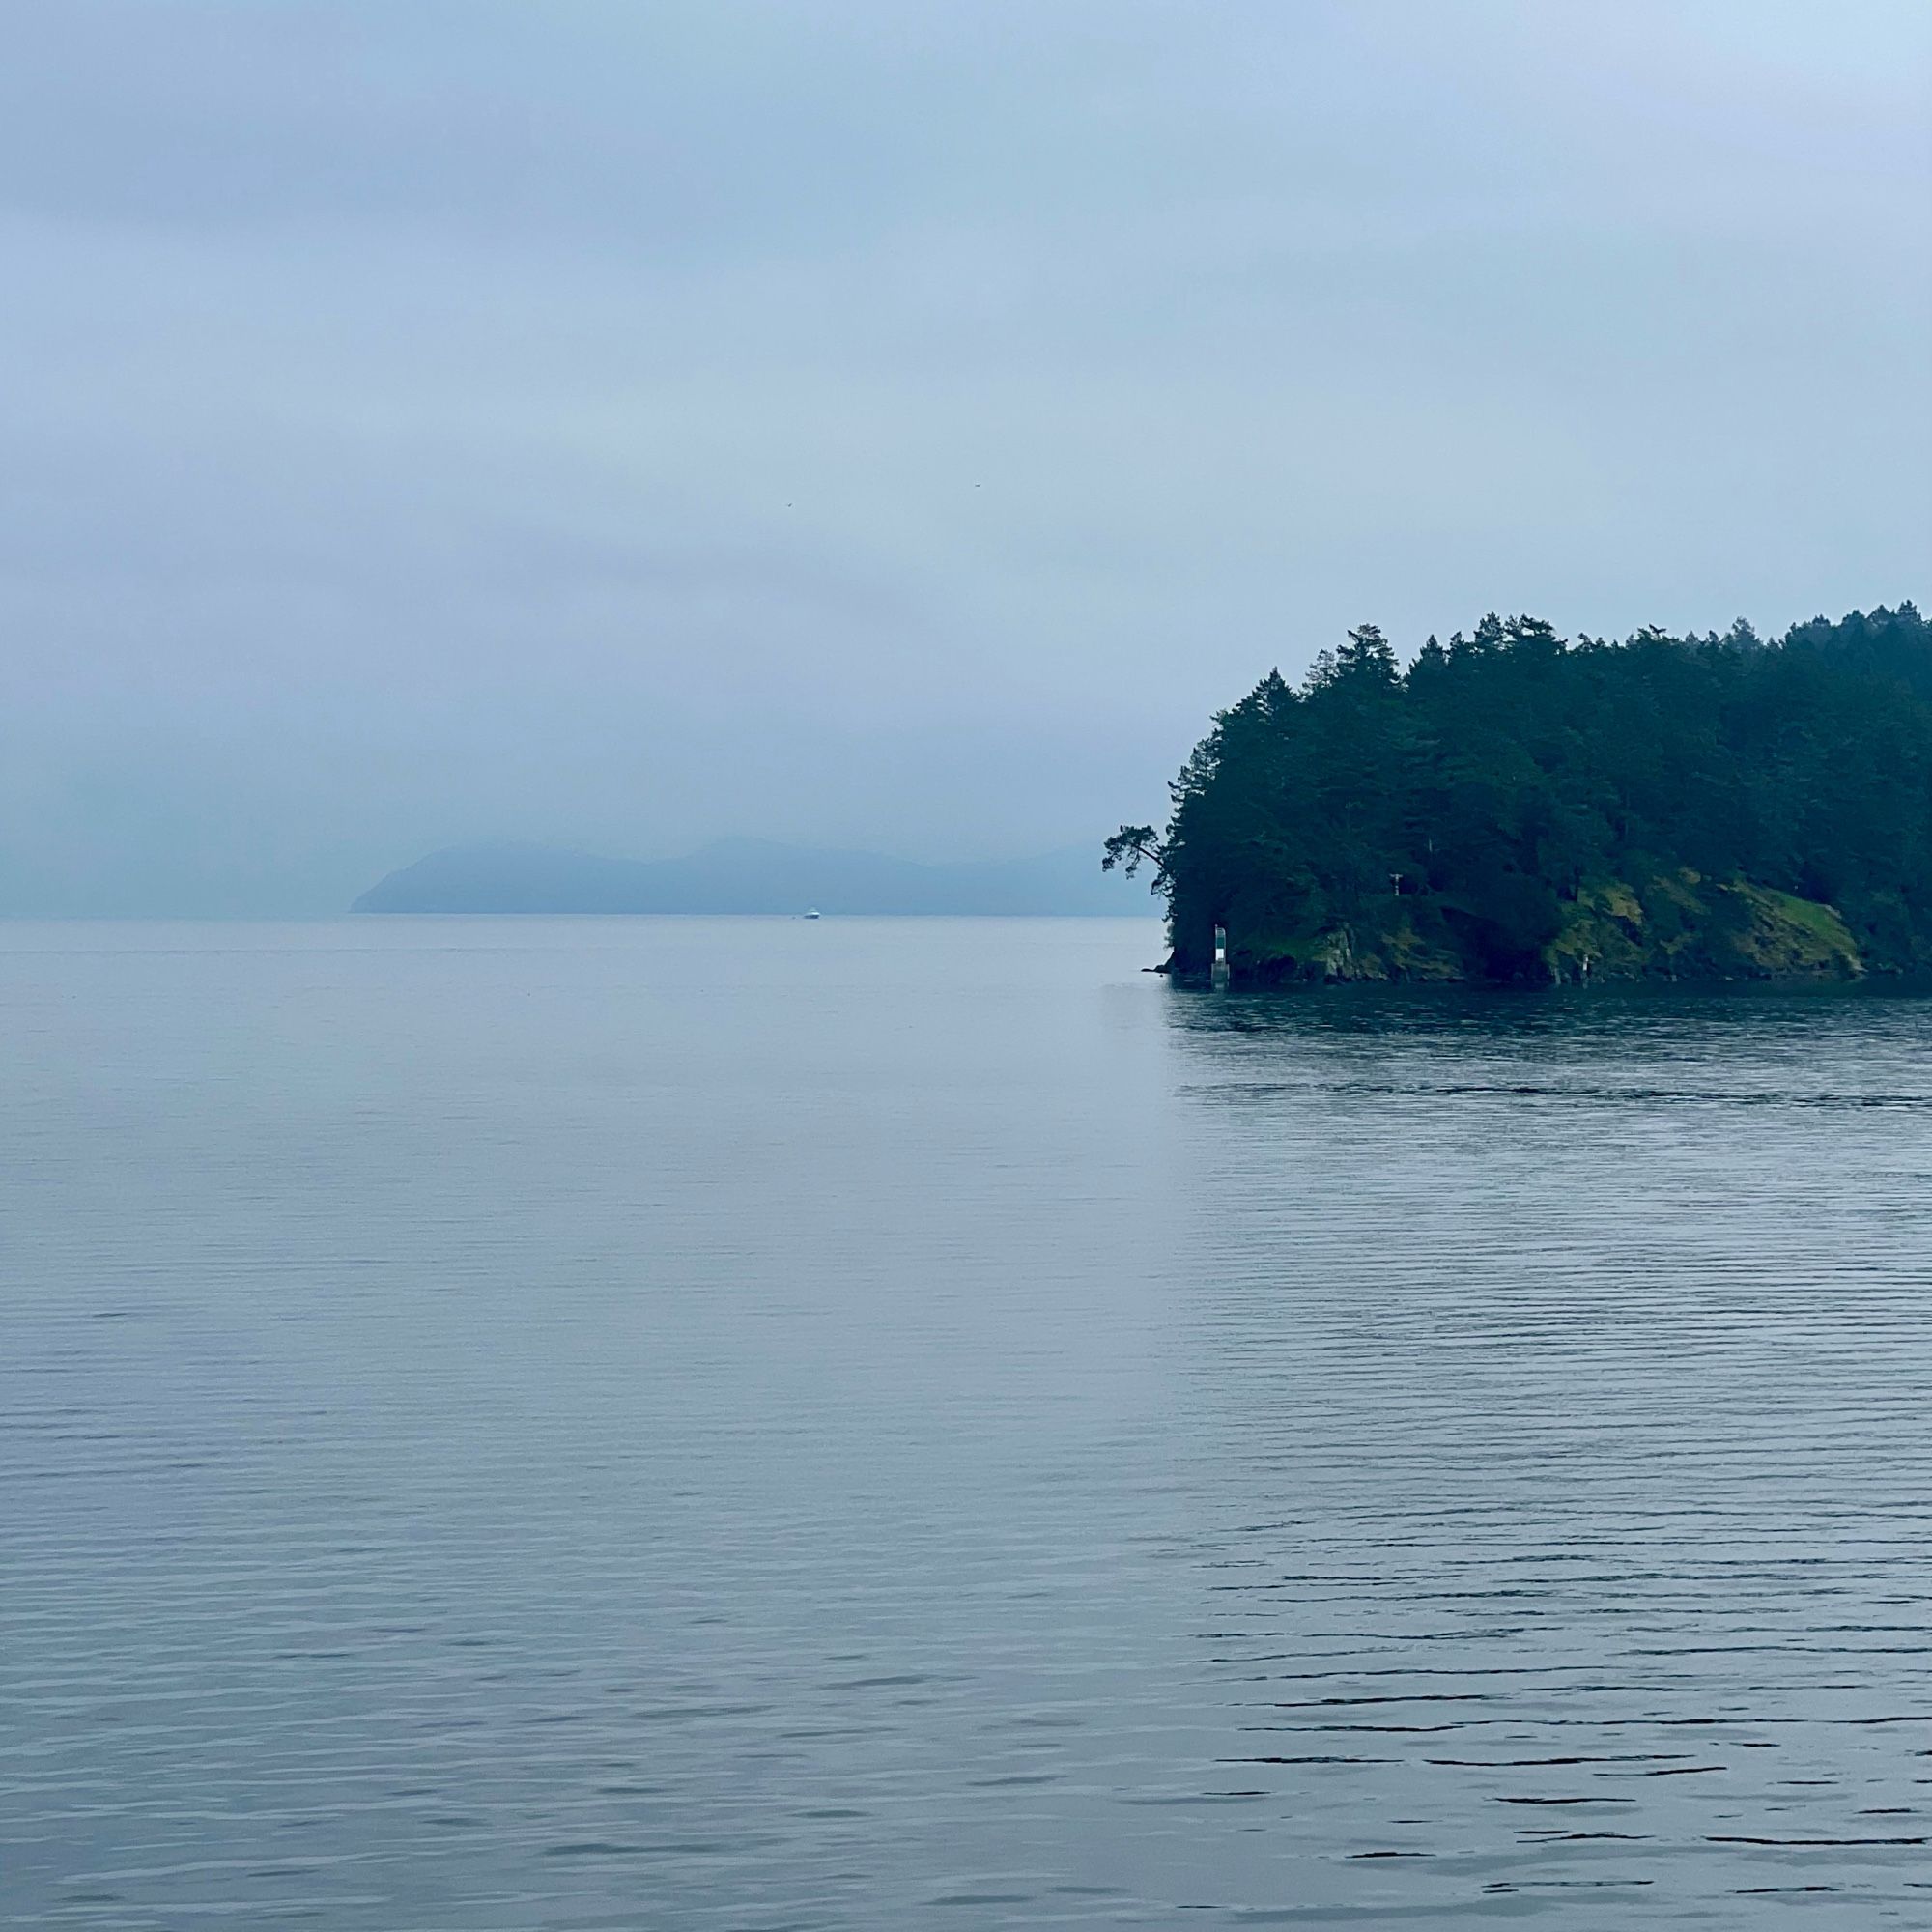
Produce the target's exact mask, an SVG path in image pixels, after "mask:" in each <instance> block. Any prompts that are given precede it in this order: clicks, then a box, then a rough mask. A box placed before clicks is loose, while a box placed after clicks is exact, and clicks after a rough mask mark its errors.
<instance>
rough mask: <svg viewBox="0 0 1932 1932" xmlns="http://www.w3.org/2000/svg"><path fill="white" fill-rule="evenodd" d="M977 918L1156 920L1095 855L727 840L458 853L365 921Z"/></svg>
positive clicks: (400, 881)
mask: <svg viewBox="0 0 1932 1932" xmlns="http://www.w3.org/2000/svg"><path fill="white" fill-rule="evenodd" d="M814 907H815V908H816V909H817V910H818V911H820V912H825V913H912V914H919V913H927V914H931V913H962V914H963V913H972V914H996V915H1008V916H1012V915H1035V914H1076V915H1102V916H1104V915H1107V914H1114V915H1127V916H1132V915H1135V914H1145V915H1148V916H1150V917H1151V915H1152V913H1153V910H1154V909H1153V907H1152V905H1151V902H1150V900H1149V896H1148V894H1147V890H1146V888H1145V886H1135V885H1129V884H1128V883H1126V882H1125V881H1124V880H1122V878H1121V877H1120V876H1119V875H1118V874H1115V875H1112V876H1109V875H1106V874H1103V873H1102V872H1101V870H1100V868H1099V865H1098V863H1097V861H1096V859H1095V857H1094V851H1093V850H1091V849H1089V848H1088V847H1086V846H1075V847H1069V848H1066V849H1064V850H1061V851H1057V852H1046V853H1042V854H1040V855H1038V856H1037V857H1035V858H1029V859H1007V860H976V861H969V862H963V863H956V864H950V865H926V864H923V863H921V862H920V861H918V860H915V859H892V858H887V857H885V856H883V855H882V854H880V853H876V852H840V851H823V850H818V849H815V848H811V847H806V846H796V845H783V844H780V843H778V842H776V841H775V840H771V839H764V838H725V839H720V840H718V841H717V842H715V843H713V844H710V845H705V846H703V847H701V848H700V849H699V850H697V851H696V852H693V853H690V854H689V855H687V856H686V857H684V858H681V859H606V858H602V857H599V856H597V855H596V854H593V853H589V852H573V851H565V850H557V849H555V848H554V847H549V846H542V845H521V844H513V843H489V844H476V845H453V846H449V847H447V848H445V849H444V850H442V851H440V852H432V853H430V854H429V855H428V856H427V857H425V858H422V859H418V860H417V861H416V862H415V864H414V865H412V866H405V867H402V868H401V869H400V870H399V871H394V872H391V873H389V875H388V876H387V877H386V878H384V879H381V880H379V881H378V882H377V883H376V884H375V885H373V886H371V887H370V888H369V890H368V891H367V892H366V893H364V894H363V895H362V896H361V897H360V898H358V899H357V900H356V901H355V904H354V905H353V906H352V907H351V908H350V910H351V911H352V912H367V913H383V912H387V913H800V912H804V911H806V910H808V909H809V908H814Z"/></svg>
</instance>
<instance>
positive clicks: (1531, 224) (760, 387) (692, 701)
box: [0, 0, 1932, 912]
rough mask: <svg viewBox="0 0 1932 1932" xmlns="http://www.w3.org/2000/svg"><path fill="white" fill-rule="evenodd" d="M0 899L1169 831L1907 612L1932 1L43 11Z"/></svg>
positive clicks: (1928, 506)
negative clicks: (1201, 754) (1708, 650)
mask: <svg viewBox="0 0 1932 1932" xmlns="http://www.w3.org/2000/svg"><path fill="white" fill-rule="evenodd" d="M0 29H4V45H5V58H4V60H0V268H3V269H4V281H0V627H3V628H0V637H4V640H5V641H4V650H0V910H7V911H19V912H60V911H70V910H71V911H89V912H95V911H99V912H109V911H129V912H145V911H173V910H180V911H186V912H222V911H260V912H306V911H328V910H332V909H334V908H335V907H337V906H339V905H341V904H343V903H345V902H346V901H347V900H348V899H349V898H350V897H351V896H352V895H354V894H355V892H356V891H357V890H359V889H360V888H361V887H362V886H363V885H365V884H367V883H368V882H369V880H370V879H371V878H373V877H374V876H375V875H376V874H377V873H379V872H381V871H384V870H385V869H387V868H388V867H390V866H393V865H396V864H399V863H402V862H404V861H406V860H409V859H412V858H413V857H415V856H417V855H418V854H419V853H420V852H422V851H424V850H426V849H428V848H429V847H431V846H434V845H437V844H440V843H447V842H450V841H452V840H455V839H460V838H469V837H474V836H479V835H490V834H502V835H512V836H519V837H527V838H549V839H554V840H558V841H561V842H572V843H579V844H583V845H587V846H590V847H593V848H596V849H601V850H606V851H611V852H617V853H631V854H639V855H648V854H652V853H662V852H670V851H676V850H679V849H682V848H683V847H686V846H688V845H690V844H692V843H695V842H696V841H697V840H699V839H701V838H705V837H708V836H712V835H714V834H722V833H763V834H768V835H771V836H777V837H788V838H797V839H800V840H806V841H814V842H842V843H855V844H863V845H870V846H875V847H880V848H884V849H891V850H896V851H901V852H906V853H910V854H914V855H917V856H931V857H947V856H955V855H962V856H963V855H977V854H988V853H996V852H1001V851H1012V852H1018V851H1026V850H1037V849H1042V848H1044V847H1047V846H1051V845H1055V844H1060V843H1065V842H1068V841H1070V840H1074V839H1078V838H1097V837H1098V836H1099V835H1100V834H1101V833H1103V832H1104V831H1106V830H1107V829H1109V828H1110V827H1111V825H1112V824H1113V823H1114V822H1115V821H1116V820H1118V819H1119V818H1121V817H1122V816H1126V815H1136V816H1138V815H1153V814H1157V813H1158V811H1159V810H1160V809H1161V803H1162V798H1163V791H1162V787H1163V784H1164V781H1165V780H1166V778H1167V777H1168V775H1169V774H1170V772H1171V771H1172V770H1173V768H1174V767H1175V766H1176V765H1177V764H1178V763H1179V759H1180V758H1181V756H1182V755H1183V754H1184V753H1185V752H1186V750H1187V747H1188V746H1189V745H1190V744H1191V743H1192V741H1193V740H1194V738H1195V737H1197V736H1198V735H1199V733H1200V730H1201V729H1202V727H1203V726H1204V725H1205V723H1206V720H1207V716H1208V712H1209V711H1210V710H1211V709H1212V708H1213V707H1214V706H1216V705H1218V704H1222V703H1226V702H1228V701H1230V700H1232V699H1233V698H1234V697H1236V696H1238V695H1239V694H1240V693H1241V692H1242V691H1243V690H1245V689H1246V688H1247V686H1248V685H1249V684H1250V683H1252V681H1253V680H1254V678H1255V677H1256V676H1258V675H1259V674H1260V673H1261V672H1262V671H1264V670H1265V669H1266V668H1267V667H1268V666H1269V665H1270V664H1273V663H1277V662H1278V663H1279V664H1280V665H1281V666H1282V668H1284V669H1285V670H1299V669H1300V668H1303V667H1305V665H1306V664H1307V662H1308V660H1309V659H1310V657H1311V656H1312V655H1313V653H1314V652H1315V650H1317V649H1318V648H1319V647H1320V646H1321V644H1323V643H1325V642H1330V641H1332V640H1333V639H1335V637H1336V636H1337V635H1338V634H1339V632H1340V630H1341V628H1342V627H1343V626H1344V625H1346V624H1348V623H1350V622H1356V621H1359V620H1361V619H1363V618H1373V619H1376V620H1378V621H1379V622H1381V623H1382V624H1383V626H1384V627H1385V628H1386V629H1387V630H1388V631H1389V632H1390V634H1391V636H1392V637H1394V638H1395V639H1397V641H1398V642H1399V643H1400V644H1401V645H1402V646H1404V647H1405V648H1407V647H1412V646H1413V645H1414V644H1415V643H1417V642H1419V641H1420V639H1421V638H1422V636H1423V634H1424V633H1425V632H1426V631H1428V630H1430V629H1432V628H1435V629H1440V630H1443V631H1445V632H1446V631H1447V630H1449V629H1452V628H1454V627H1456V626H1458V625H1464V626H1466V625H1467V624H1468V623H1470V622H1471V621H1473V619H1474V618H1475V617H1477V616H1479V615H1480V614H1481V613H1482V612H1483V611H1485V610H1488V609H1491V608H1492V607H1494V608H1500V609H1504V610H1519V609H1528V610H1532V611H1539V612H1542V613H1544V614H1547V615H1548V616H1550V617H1551V618H1553V619H1554V620H1556V621H1557V622H1558V623H1559V624H1560V625H1562V626H1563V627H1564V628H1565V629H1566V630H1573V631H1574V630H1576V629H1587V630H1592V631H1596V630H1606V631H1612V632H1623V631H1627V630H1630V629H1632V628H1634V627H1635V626H1637V625H1639V624H1642V623H1647V622H1657V623H1662V624H1664V625H1667V626H1671V627H1673V628H1675V627H1682V626H1695V627H1697V628H1700V629H1701V628H1704V627H1707V626H1718V627H1721V626H1722V625H1724V624H1725V623H1726V622H1728V621H1729V619H1730V618H1731V617H1733V616H1734V615H1736V614H1738V613H1739V612H1741V611H1742V612H1745V613H1747V614H1749V615H1750V616H1752V617H1753V618H1754V619H1755V620H1756V621H1757V622H1758V623H1759V624H1760V625H1761V626H1763V627H1765V628H1772V627H1776V626H1781V625H1783V624H1784V623H1787V622H1789V621H1791V620H1792V619H1794V618H1797V617H1802V616H1807V615H1810V614H1811V613H1813V612H1814V611H1830V612H1833V613H1834V614H1835V613H1837V612H1838V611H1842V610H1844V609H1846V608H1849V607H1851V606H1854V605H1865V606H1869V605H1870V604H1873V603H1876V602H1879V601H1891V600H1895V599H1897V598H1900V597H1905V596H1914V595H1918V596H1920V597H1921V598H1922V597H1923V596H1924V595H1925V594H1926V592H1927V588H1928V572H1927V563H1928V560H1932V476H1929V475H1928V465H1927V463H1926V446H1927V432H1928V430H1932V107H1928V99H1932V7H1927V6H1926V5H1925V4H1924V3H1923V0H1831V3H1830V4H1827V0H1806V4H1795V0H1656V3H1653V0H1614V4H1613V0H1339V4H1328V3H1327V0H1273V4H1266V5H1264V4H1259V3H1258V0H1256V4H1247V5H1236V4H1213V3H1212V0H1186V4H1180V0H1176V4H1170V5H1140V4H1135V3H1134V0H1105V4H1093V5H1088V4H1085V3H1084V0H1080V4H1075V3H1074V0H1037V4H1025V5H1022V4H1019V0H976V4H972V5H946V4H927V3H926V0H880V4H877V5H864V6H862V5H849V6H832V5H811V4H803V0H784V4H775V5H769V6H757V5H744V4H723V0H692V4H686V5H653V4H649V0H628V4H614V3H613V4H603V5H599V4H569V3H568V0H544V4H536V0H522V3H521V4H514V5H512V4H503V5H497V4H490V0H447V4H422V0H366V4H347V0H337V4H329V5H322V4H313V5H307V4H297V3H296V0H283V3H281V4H278V0H246V4H243V0H234V4H215V0H193V3H191V0H14V4H5V0H0Z"/></svg>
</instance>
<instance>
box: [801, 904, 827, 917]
mask: <svg viewBox="0 0 1932 1932" xmlns="http://www.w3.org/2000/svg"><path fill="white" fill-rule="evenodd" d="M805 916H806V918H807V919H823V918H824V917H825V915H824V914H823V913H822V912H820V911H819V910H818V908H817V907H816V906H807V907H806V909H805Z"/></svg>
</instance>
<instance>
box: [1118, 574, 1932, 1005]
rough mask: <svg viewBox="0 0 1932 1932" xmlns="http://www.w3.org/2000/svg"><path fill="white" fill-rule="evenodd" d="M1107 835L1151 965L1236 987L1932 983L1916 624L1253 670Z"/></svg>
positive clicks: (1924, 713) (1550, 633)
mask: <svg viewBox="0 0 1932 1932" xmlns="http://www.w3.org/2000/svg"><path fill="white" fill-rule="evenodd" d="M1170 789H1171V792H1172V796H1173V801H1174V806H1173V815H1172V817H1171V819H1170V821H1169V823H1168V826H1167V828H1166V831H1165V833H1164V835H1163V834H1160V833H1158V832H1157V831H1156V830H1155V828H1153V827H1151V826H1145V825H1143V826H1122V828H1121V830H1120V832H1119V833H1117V834H1116V835H1115V837H1114V838H1111V839H1110V840H1108V842H1107V850H1106V855H1105V858H1104V860H1103V864H1105V865H1106V866H1108V867H1112V866H1115V865H1125V866H1126V867H1127V868H1128V869H1129V870H1132V869H1134V868H1135V867H1137V866H1139V865H1140V864H1141V863H1143V862H1147V863H1150V864H1151V866H1152V867H1154V885H1155V889H1156V890H1157V891H1158V892H1160V893H1161V894H1162V895H1164V896H1165V898H1166V900H1167V905H1168V917H1169V933H1170V938H1171V941H1172V945H1173V956H1172V959H1171V961H1170V965H1171V967H1172V969H1173V970H1175V971H1177V972H1180V973H1196V972H1205V971H1207V970H1208V968H1209V967H1210V965H1211V963H1212V961H1213V957H1214V946H1215V935H1216V928H1217V927H1218V928H1222V929H1223V930H1224V931H1225V934H1226V945H1227V952H1228V960H1229V964H1230V967H1231V969H1232V971H1233V973H1234V975H1235V976H1236V978H1237V979H1245V980H1260V981H1265V980H1282V979H1303V978H1331V979H1332V978H1341V979H1399V980H1400V979H1408V980H1451V979H1481V980H1545V981H1547V980H1588V979H1593V978H1641V977H1662V978H1709V977H1718V978H1742V977H1764V976H1774V977H1775V976H1782V975H1787V974H1809V975H1829V974H1839V975H1849V974H1853V973H1857V972H1860V971H1867V970H1869V971H1887V972H1906V971H1912V970H1914V969H1922V968H1926V967H1928V966H1932V627H1928V626H1927V624H1926V621H1925V619H1924V618H1923V617H1921V616H1920V614H1919V613H1918V610H1917V609H1916V608H1915V607H1914V606H1913V605H1911V604H1909V603H1908V604H1901V605H1899V606H1898V607H1897V608H1896V609H1895V610H1886V609H1883V608H1881V609H1879V610H1876V611H1871V612H1869V613H1866V612H1861V611H1854V612H1853V613H1852V614H1851V615H1850V616H1847V617H1845V618H1843V619H1841V620H1840V621H1838V622H1836V623H1832V622H1828V621H1827V620H1825V619H1824V618H1817V619H1814V620H1813V621H1811V622H1809V623H1805V624H1800V625H1797V626H1795V627H1794V628H1793V629H1792V630H1790V631H1789V632H1787V633H1786V634H1785V635H1784V636H1783V637H1782V638H1779V639H1776V640H1770V641H1768V640H1766V639H1760V638H1759V637H1758V635H1757V634H1756V633H1755V632H1754V631H1753V630H1752V629H1751V627H1750V626H1749V625H1748V624H1747V623H1745V622H1743V621H1742V620H1740V621H1739V622H1738V623H1737V624H1735V625H1733V626H1732V628H1731V629H1730V631H1729V632H1728V633H1726V634H1725V635H1724V636H1722V637H1719V636H1718V635H1717V634H1715V633H1712V634H1710V635H1707V636H1705V637H1701V638H1699V637H1684V638H1676V637H1669V636H1666V635H1664V634H1663V633H1662V632H1660V631H1656V630H1646V631H1643V632H1640V633H1638V634H1637V635H1636V636H1635V637H1634V638H1630V639H1626V640H1624V641H1623V642H1611V641H1609V640H1607V639H1601V638H1590V637H1579V638H1577V639H1575V640H1574V641H1566V640H1565V639H1562V638H1559V637H1558V636H1557V634H1556V632H1555V631H1554V630H1553V629H1552V628H1551V626H1550V625H1548V623H1545V622H1544V621H1543V620H1542V619H1540V618H1534V617H1510V618H1500V617H1496V616H1488V617H1485V618H1484V619H1483V621H1482V622H1481V623H1480V624H1478V625H1477V626H1476V627H1475V629H1474V630H1473V631H1472V632H1470V633H1469V634H1468V635H1467V636H1466V637H1465V636H1464V635H1463V634H1462V633H1461V632H1458V633H1457V634H1456V635H1455V636H1454V637H1452V638H1451V639H1449V641H1448V642H1447V643H1446V644H1442V643H1438V642H1437V640H1436V639H1435V638H1433V637H1432V638H1431V639H1429V641H1428V642H1427V643H1426V644H1424V645H1423V647H1422V649H1421V651H1420V653H1419V654H1418V655H1417V657H1416V658H1415V660H1414V662H1413V663H1411V664H1410V665H1409V666H1408V667H1407V668H1406V669H1405V668H1403V667H1402V666H1401V665H1400V664H1399V663H1398V661H1397V658H1396V655H1395V653H1394V651H1393V650H1392V649H1391V647H1390V645H1389V644H1388V642H1387V640H1386V639H1384V638H1383V636H1382V634H1381V633H1380V632H1379V631H1378V629H1376V628H1375V627H1374V626H1373V625H1364V626H1363V627H1362V628H1361V629H1359V630H1356V631H1351V632H1350V633H1349V635H1348V639H1347V641H1346V642H1344V643H1343V644H1341V645H1340V646H1339V647H1338V648H1337V649H1335V650H1333V651H1324V652H1323V653H1322V654H1321V657H1320V658H1318V659H1317V661H1316V664H1315V668H1314V669H1313V670H1312V671H1311V672H1310V674H1309V676H1308V677H1307V679H1306V681H1305V682H1304V683H1303V684H1302V685H1301V686H1300V687H1299V688H1298V689H1297V688H1296V687H1295V686H1293V685H1291V684H1290V683H1289V682H1288V681H1287V680H1286V679H1284V678H1283V677H1282V676H1281V675H1280V674H1279V672H1276V671H1270V672H1269V673H1268V675H1267V676H1266V677H1264V678H1263V679H1262V681H1261V682H1260V683H1259V684H1258V685H1257V686H1256V687H1255V688H1254V690H1253V691H1251V692H1250V693H1249V694H1248V696H1246V697H1244V698H1242V699H1241V701H1240V702H1239V703H1238V704H1236V705H1235V706H1234V707H1233V708H1232V709H1230V710H1228V711H1225V712H1222V713H1221V714H1219V715H1218V716H1217V717H1216V719H1215V721H1214V726H1213V729H1212V730H1211V731H1210V732H1209V733H1208V736H1207V737H1206V738H1205V739H1204V740H1203V741H1202V742H1201V744H1200V745H1199V746H1198V747H1197V748H1196V750H1195V752H1194V753H1193V755H1192V756H1191V757H1190V758H1189V759H1188V761H1187V764H1186V766H1185V767H1184V768H1183V770H1182V771H1181V773H1180V775H1179V778H1178V779H1177V780H1176V781H1174V783H1173V785H1172V786H1171V787H1170Z"/></svg>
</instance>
